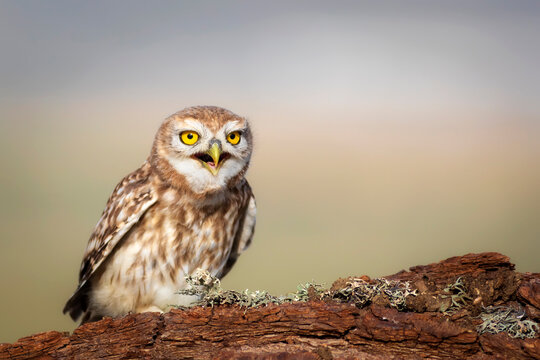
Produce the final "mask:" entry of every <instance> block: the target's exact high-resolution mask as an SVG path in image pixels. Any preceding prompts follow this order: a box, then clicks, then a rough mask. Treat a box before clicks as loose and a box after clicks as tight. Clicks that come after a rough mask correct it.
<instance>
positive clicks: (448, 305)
mask: <svg viewBox="0 0 540 360" xmlns="http://www.w3.org/2000/svg"><path fill="white" fill-rule="evenodd" d="M444 291H445V293H446V294H443V295H441V298H443V299H450V302H443V303H442V304H441V307H440V308H439V311H440V312H442V313H444V314H445V315H452V314H454V313H455V312H456V311H458V310H459V309H460V308H461V307H462V306H465V305H467V304H468V303H470V302H471V301H472V297H470V296H469V293H468V292H467V289H466V288H465V284H464V283H463V279H462V278H461V277H458V278H457V279H456V281H455V282H454V283H453V284H450V285H448V286H447V287H445V288H444Z"/></svg>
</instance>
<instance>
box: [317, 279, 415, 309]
mask: <svg viewBox="0 0 540 360" xmlns="http://www.w3.org/2000/svg"><path fill="white" fill-rule="evenodd" d="M378 295H381V296H383V297H385V298H386V299H387V300H388V302H389V304H390V306H391V307H394V308H396V309H398V310H404V309H405V305H406V299H407V296H417V295H418V293H417V291H416V290H413V289H411V286H410V284H409V282H407V281H395V280H388V279H384V278H380V279H375V280H374V283H370V282H367V281H365V280H363V279H356V278H355V279H351V280H350V281H348V282H347V283H346V284H345V287H344V288H341V289H338V290H335V291H327V292H326V293H325V297H327V298H331V299H334V300H339V301H342V302H352V303H354V304H355V305H356V306H357V307H359V308H361V307H364V306H366V305H367V304H368V303H370V302H371V301H373V299H374V298H375V297H376V296H378Z"/></svg>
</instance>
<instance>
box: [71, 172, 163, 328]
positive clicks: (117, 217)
mask: <svg viewBox="0 0 540 360" xmlns="http://www.w3.org/2000/svg"><path fill="white" fill-rule="evenodd" d="M150 174H151V169H150V165H149V164H148V163H144V164H143V166H141V167H140V168H139V169H137V170H135V171H134V172H132V173H131V174H129V175H128V176H126V177H125V178H124V179H122V181H121V182H120V183H119V184H118V185H117V186H116V188H115V189H114V191H113V193H112V195H111V196H110V198H109V201H108V202H107V206H106V207H105V210H104V211H103V214H102V215H101V218H100V219H99V221H98V223H97V225H96V227H95V229H94V232H93V233H92V235H91V236H90V240H89V241H88V246H87V248H86V251H85V253H84V257H83V261H82V264H81V270H80V273H79V286H78V287H77V290H76V291H75V293H74V294H73V295H72V296H71V298H70V299H69V300H68V302H67V303H66V306H65V307H64V314H65V313H66V312H68V311H69V313H70V315H71V317H72V318H73V319H74V320H75V319H76V318H78V317H79V316H80V314H81V313H82V312H84V311H86V307H87V304H86V303H85V302H86V301H87V300H86V299H85V297H86V294H85V291H83V287H84V286H85V284H86V282H87V281H88V279H90V277H91V276H92V274H94V273H95V271H96V270H97V269H98V268H99V266H100V265H101V264H102V263H103V261H105V259H107V257H108V256H109V254H110V253H111V252H112V250H113V249H114V247H115V246H116V245H117V244H118V242H119V241H120V240H121V239H122V237H123V236H124V235H125V234H126V233H127V232H128V231H129V230H130V229H131V228H132V226H133V225H134V224H135V223H137V222H138V221H139V219H140V218H141V217H142V216H143V215H144V213H145V212H146V210H148V208H149V207H150V206H152V205H153V204H154V203H155V202H156V201H157V194H156V193H155V191H153V188H152V184H151V181H150Z"/></svg>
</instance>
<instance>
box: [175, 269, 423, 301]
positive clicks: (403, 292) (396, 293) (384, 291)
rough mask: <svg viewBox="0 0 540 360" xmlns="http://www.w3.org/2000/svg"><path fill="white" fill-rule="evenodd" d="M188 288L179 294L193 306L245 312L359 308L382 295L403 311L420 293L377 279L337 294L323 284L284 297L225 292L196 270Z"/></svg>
mask: <svg viewBox="0 0 540 360" xmlns="http://www.w3.org/2000/svg"><path fill="white" fill-rule="evenodd" d="M186 283H187V288H186V289H185V290H181V291H179V292H178V293H179V294H181V295H189V296H197V297H198V298H199V300H196V301H195V302H193V303H192V304H191V306H215V305H226V304H229V305H232V304H235V305H238V306H241V307H245V308H252V307H257V306H264V305H268V304H283V303H291V302H305V301H309V300H338V301H341V302H352V303H354V304H355V305H356V306H357V307H363V306H365V305H366V304H368V303H369V302H371V301H372V300H373V298H374V297H376V296H378V295H381V296H383V297H385V298H386V299H387V300H388V303H389V304H390V306H392V307H394V308H396V309H398V310H404V309H405V303H406V298H407V296H416V295H417V291H416V290H413V289H411V288H410V284H409V283H408V282H401V281H394V280H387V279H375V280H374V283H369V282H367V281H364V280H363V279H352V280H351V281H349V282H347V283H346V286H345V287H344V288H342V289H338V290H336V291H330V290H326V291H325V289H324V288H323V286H322V285H321V284H317V283H314V282H308V283H305V284H300V285H298V286H297V289H296V291H295V292H293V293H289V294H287V295H285V296H279V297H277V296H273V295H270V294H269V293H268V292H266V291H260V290H256V291H250V290H244V291H243V292H238V291H234V290H224V289H223V288H222V287H221V282H220V281H219V279H217V278H215V277H213V276H212V275H210V274H209V273H208V272H207V271H204V270H197V271H196V272H195V273H193V274H192V275H189V276H187V277H186Z"/></svg>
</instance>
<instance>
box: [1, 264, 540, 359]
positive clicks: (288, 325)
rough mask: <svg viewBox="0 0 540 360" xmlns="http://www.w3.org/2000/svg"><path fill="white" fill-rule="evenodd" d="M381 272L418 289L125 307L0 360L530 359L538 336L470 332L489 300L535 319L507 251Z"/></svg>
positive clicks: (536, 310) (537, 291)
mask: <svg viewBox="0 0 540 360" xmlns="http://www.w3.org/2000/svg"><path fill="white" fill-rule="evenodd" d="M386 278H387V279H391V280H400V281H408V282H410V284H411V287H412V288H413V289H417V291H418V295H417V296H409V297H407V304H406V306H405V309H402V311H398V310H397V309H395V308H393V307H390V306H389V305H388V302H387V301H385V300H384V299H382V298H381V297H379V298H374V299H373V300H372V301H370V302H369V303H368V304H366V305H365V306H363V307H361V308H359V307H358V306H356V305H355V304H352V303H343V302H339V301H336V300H329V299H327V300H324V301H321V300H310V301H308V302H295V303H286V304H281V305H275V304H271V305H268V306H261V307H257V308H249V309H246V308H240V307H238V306H235V305H232V306H231V305H221V306H215V307H194V308H191V309H188V310H172V311H170V312H168V313H165V314H158V313H143V314H133V315H127V316H124V317H121V318H116V319H111V318H105V319H103V320H101V321H97V322H93V323H88V324H85V325H82V326H80V327H79V328H77V329H76V330H75V331H74V332H73V334H71V335H70V334H65V333H60V332H57V331H49V332H45V333H41V334H36V335H32V336H29V337H25V338H22V339H19V340H18V341H17V342H15V343H13V344H1V345H0V359H28V358H50V359H66V358H70V359H71V358H74V359H90V358H108V359H128V358H130V359H132V358H149V359H153V358H156V359H192V358H195V359H240V358H241V359H370V360H371V359H420V358H429V359H463V358H471V359H493V358H501V359H531V358H533V359H540V339H539V337H538V334H537V335H536V336H535V337H534V338H526V339H519V338H512V337H511V336H509V335H508V334H507V333H498V334H479V333H478V331H477V326H478V325H479V324H480V323H482V320H481V319H480V318H479V317H478V315H479V314H480V313H481V312H482V311H484V310H483V309H484V308H485V307H487V306H489V305H495V306H510V307H514V308H518V307H519V308H522V309H524V310H525V312H526V316H527V317H528V318H529V319H531V320H534V321H536V322H538V321H539V320H540V274H538V273H534V274H532V273H517V272H515V271H514V265H513V264H512V263H510V261H509V258H508V257H506V256H504V255H501V254H497V253H482V254H468V255H464V256H460V257H453V258H450V259H447V260H444V261H441V262H439V263H435V264H430V265H426V266H415V267H412V268H410V270H409V271H401V272H399V273H397V274H394V275H391V276H388V277H386ZM458 278H461V279H462V281H463V283H464V284H465V285H464V286H465V288H466V290H467V294H468V295H469V298H468V300H467V301H465V302H464V304H463V306H460V307H455V308H454V309H453V311H451V312H450V314H449V313H448V312H447V313H443V312H441V311H440V310H441V306H444V307H446V308H447V307H448V306H449V303H448V302H449V301H450V300H451V297H450V296H449V293H448V291H445V290H444V288H445V287H447V286H448V285H449V284H453V283H455V282H456V280H457V279H458ZM363 279H364V280H366V281H368V282H369V281H371V279H369V278H368V277H366V276H364V277H363ZM348 281H350V279H339V280H337V281H336V282H335V283H334V285H333V286H332V288H333V289H334V290H335V289H339V288H340V287H342V286H344V284H346V283H347V282H348Z"/></svg>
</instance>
